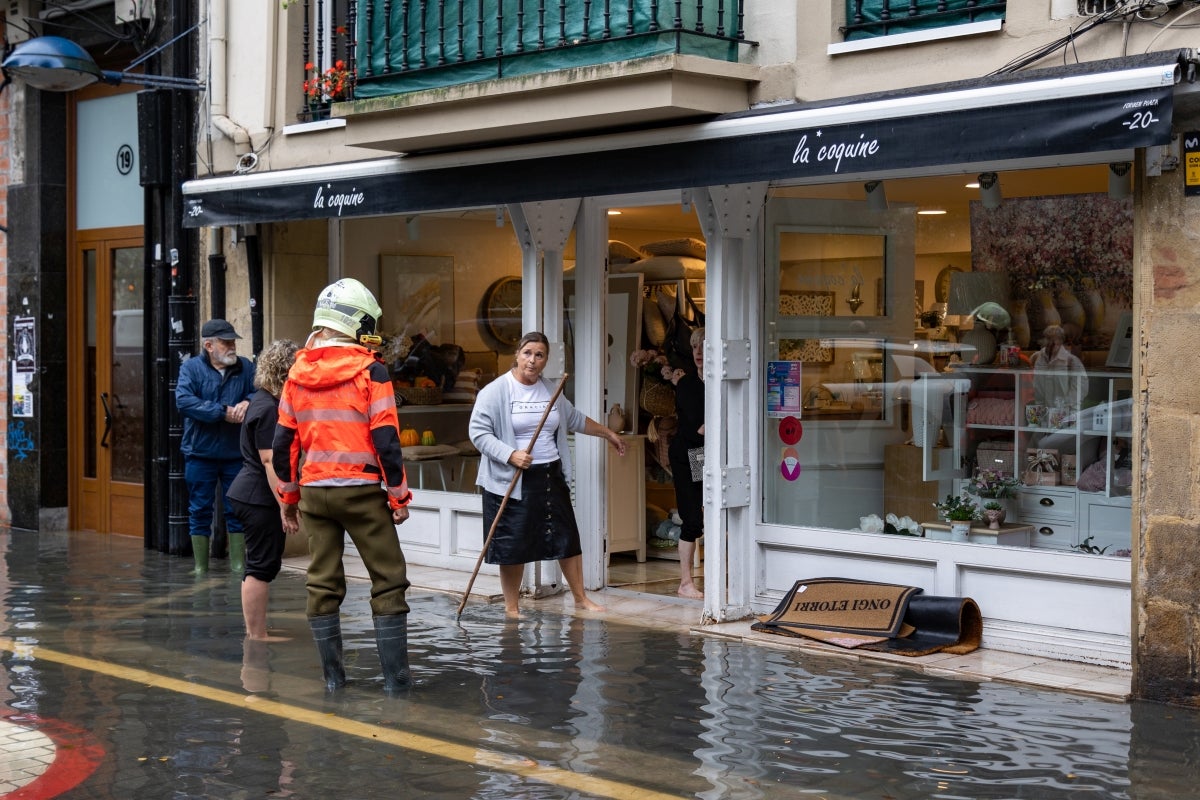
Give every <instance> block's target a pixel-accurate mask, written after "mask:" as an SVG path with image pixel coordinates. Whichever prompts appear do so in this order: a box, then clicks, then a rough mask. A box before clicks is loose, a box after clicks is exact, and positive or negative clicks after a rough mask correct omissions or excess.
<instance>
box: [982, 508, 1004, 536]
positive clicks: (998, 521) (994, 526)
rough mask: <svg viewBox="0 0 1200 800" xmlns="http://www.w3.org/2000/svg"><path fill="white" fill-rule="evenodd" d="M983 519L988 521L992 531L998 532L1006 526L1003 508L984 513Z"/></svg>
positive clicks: (989, 509) (991, 509) (987, 510)
mask: <svg viewBox="0 0 1200 800" xmlns="http://www.w3.org/2000/svg"><path fill="white" fill-rule="evenodd" d="M983 518H984V519H985V520H987V526H988V528H990V529H991V530H994V531H998V530H1000V526H1001V525H1002V524H1004V509H1003V508H988V509H985V510H984V512H983Z"/></svg>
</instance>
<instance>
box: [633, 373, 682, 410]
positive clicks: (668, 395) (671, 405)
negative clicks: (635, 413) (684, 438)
mask: <svg viewBox="0 0 1200 800" xmlns="http://www.w3.org/2000/svg"><path fill="white" fill-rule="evenodd" d="M638 405H640V406H641V407H642V410H644V411H645V412H646V413H647V414H653V415H654V416H656V417H671V416H674V415H675V387H674V386H672V385H671V384H669V383H662V382H661V381H650V380H648V381H646V382H645V383H643V384H642V393H641V395H640V396H639V397H638Z"/></svg>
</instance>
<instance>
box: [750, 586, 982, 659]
mask: <svg viewBox="0 0 1200 800" xmlns="http://www.w3.org/2000/svg"><path fill="white" fill-rule="evenodd" d="M750 627H751V630H755V631H760V632H763V633H774V634H778V635H781V636H794V637H804V638H808V639H815V640H818V641H822V642H825V643H827V644H832V645H837V646H838V647H845V648H850V649H863V650H873V651H878V652H888V653H897V654H899V655H907V656H920V655H927V654H928V653H936V652H940V651H944V652H949V653H970V652H971V651H973V650H975V649H977V648H978V647H979V644H980V641H981V639H982V638H983V618H982V616H981V615H980V613H979V607H978V606H977V605H976V604H975V601H974V600H971V599H970V598H959V597H930V596H927V595H924V594H922V590H921V589H920V588H918V587H916V586H901V585H898V584H890V583H873V582H870V581H855V580H848V579H845V578H812V579H809V580H804V581H796V583H795V584H794V585H793V586H792V588H791V589H790V590H788V593H787V594H786V595H784V597H783V600H782V601H780V603H779V605H778V607H776V609H775V611H773V612H772V613H771V614H768V615H766V616H764V617H761V618H760V619H759V621H758V622H756V623H754V624H753V625H751V626H750Z"/></svg>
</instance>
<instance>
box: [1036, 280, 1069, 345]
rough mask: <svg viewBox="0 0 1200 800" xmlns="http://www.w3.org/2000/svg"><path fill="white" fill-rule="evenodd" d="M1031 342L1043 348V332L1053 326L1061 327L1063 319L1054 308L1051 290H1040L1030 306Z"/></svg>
mask: <svg viewBox="0 0 1200 800" xmlns="http://www.w3.org/2000/svg"><path fill="white" fill-rule="evenodd" d="M1028 311H1029V331H1030V342H1037V343H1038V346H1039V347H1040V346H1041V344H1040V343H1041V340H1042V332H1043V331H1045V330H1046V328H1048V327H1050V326H1051V325H1061V324H1062V317H1060V316H1059V314H1058V309H1057V308H1055V307H1054V293H1053V292H1051V291H1050V290H1049V289H1038V290H1037V292H1035V293H1034V295H1033V302H1032V303H1031V304H1030V305H1029V309H1028Z"/></svg>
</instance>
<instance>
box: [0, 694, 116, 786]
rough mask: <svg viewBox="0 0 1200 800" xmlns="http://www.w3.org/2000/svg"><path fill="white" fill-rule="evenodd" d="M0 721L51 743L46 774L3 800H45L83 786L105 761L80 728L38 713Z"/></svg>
mask: <svg viewBox="0 0 1200 800" xmlns="http://www.w3.org/2000/svg"><path fill="white" fill-rule="evenodd" d="M0 720H2V721H5V722H10V723H12V724H14V725H20V726H22V727H26V728H31V729H33V730H36V731H37V732H38V733H41V734H44V735H45V736H47V737H49V738H50V740H51V741H53V742H54V761H52V762H50V765H49V766H48V767H47V768H46V771H45V772H43V773H42V774H41V775H39V776H37V777H36V778H34V779H33V780H32V781H30V782H29V783H27V784H25V785H24V786H22V787H21V788H19V789H16V790H15V791H12V792H9V793H8V794H6V795H5V796H4V800H47V798H51V797H57V796H59V795H60V794H62V793H63V792H65V791H67V790H68V789H73V788H75V787H76V786H78V785H79V784H81V783H83V782H84V781H85V780H86V779H87V778H88V776H90V775H91V774H92V773H93V772H95V771H96V768H97V767H99V766H100V763H101V762H102V761H103V760H104V748H103V747H102V746H101V745H100V744H99V743H98V742H97V741H96V739H95V738H94V737H93V736H92V735H91V734H90V733H88V732H87V731H85V730H83V729H82V728H76V727H75V726H74V725H69V724H67V723H66V722H63V721H61V720H57V719H46V718H44V717H39V716H38V715H37V714H13V715H0Z"/></svg>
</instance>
